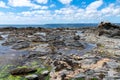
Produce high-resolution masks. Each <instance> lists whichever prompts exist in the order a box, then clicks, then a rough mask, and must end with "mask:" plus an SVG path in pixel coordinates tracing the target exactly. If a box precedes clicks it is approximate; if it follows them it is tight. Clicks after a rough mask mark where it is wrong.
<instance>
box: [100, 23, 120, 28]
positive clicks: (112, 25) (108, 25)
mask: <svg viewBox="0 0 120 80" xmlns="http://www.w3.org/2000/svg"><path fill="white" fill-rule="evenodd" d="M98 28H102V29H107V30H109V29H120V26H118V25H115V24H112V23H110V22H101V23H100V24H99V25H98Z"/></svg>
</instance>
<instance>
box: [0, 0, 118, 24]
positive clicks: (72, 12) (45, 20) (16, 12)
mask: <svg viewBox="0 0 120 80" xmlns="http://www.w3.org/2000/svg"><path fill="white" fill-rule="evenodd" d="M101 21H109V22H113V23H120V0H0V24H54V23H99V22H101Z"/></svg>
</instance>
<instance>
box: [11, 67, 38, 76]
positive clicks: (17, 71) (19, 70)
mask: <svg viewBox="0 0 120 80" xmlns="http://www.w3.org/2000/svg"><path fill="white" fill-rule="evenodd" d="M36 71H37V69H33V68H16V69H13V70H11V71H10V74H11V75H25V74H29V73H34V72H36Z"/></svg>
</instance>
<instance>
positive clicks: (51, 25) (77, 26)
mask: <svg viewBox="0 0 120 80" xmlns="http://www.w3.org/2000/svg"><path fill="white" fill-rule="evenodd" d="M116 25H120V23H116ZM97 26H98V23H78V24H44V25H37V24H35V25H31V24H26V25H14V24H13V25H12V24H10V25H8V24H7V25H0V28H4V27H16V28H24V27H36V28H37V27H43V28H80V27H97Z"/></svg>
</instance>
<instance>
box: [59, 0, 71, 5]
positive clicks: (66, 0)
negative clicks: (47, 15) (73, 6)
mask: <svg viewBox="0 0 120 80" xmlns="http://www.w3.org/2000/svg"><path fill="white" fill-rule="evenodd" d="M59 1H60V2H61V3H62V4H70V3H71V2H72V0H59Z"/></svg>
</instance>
